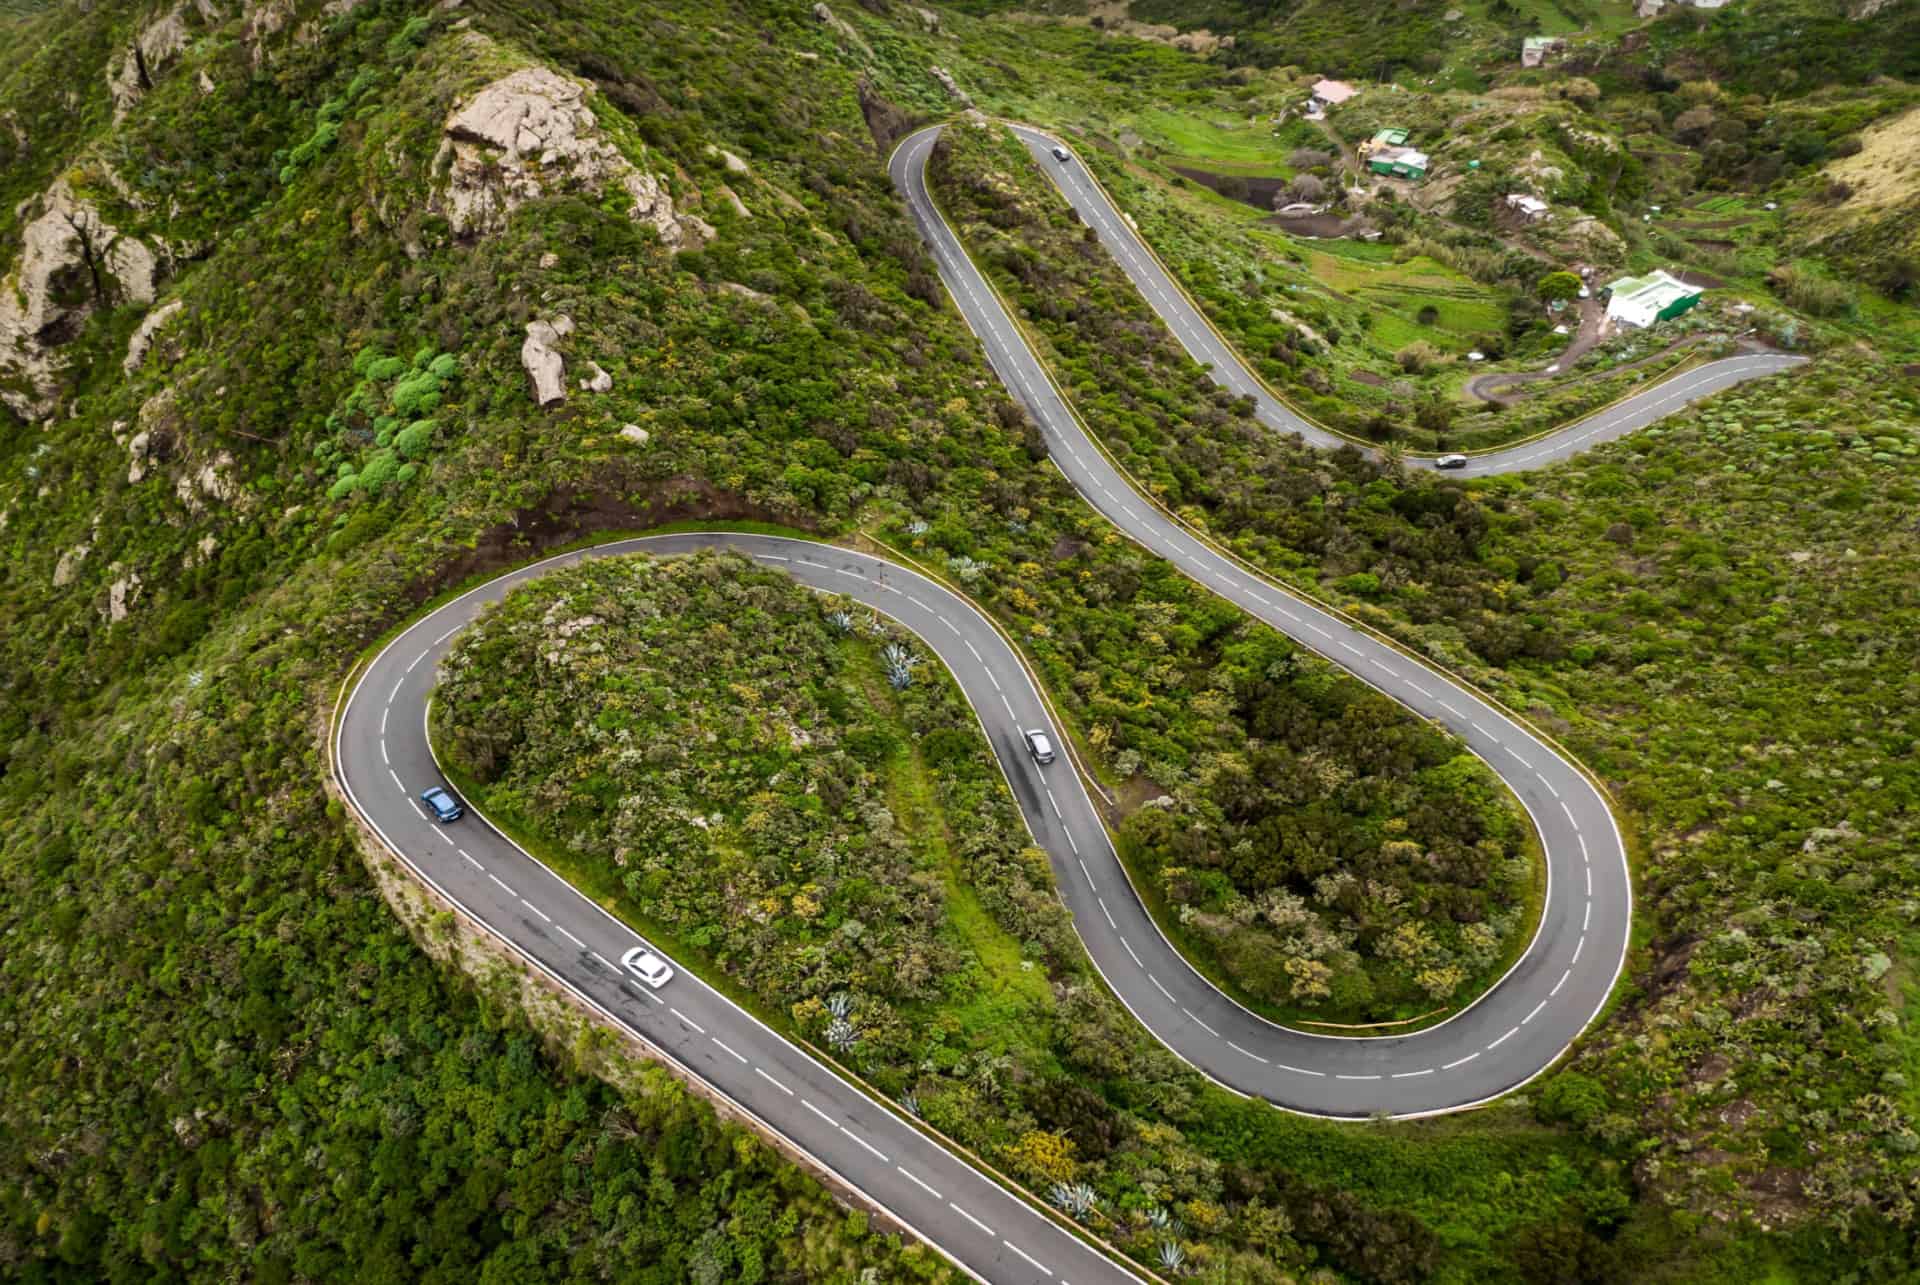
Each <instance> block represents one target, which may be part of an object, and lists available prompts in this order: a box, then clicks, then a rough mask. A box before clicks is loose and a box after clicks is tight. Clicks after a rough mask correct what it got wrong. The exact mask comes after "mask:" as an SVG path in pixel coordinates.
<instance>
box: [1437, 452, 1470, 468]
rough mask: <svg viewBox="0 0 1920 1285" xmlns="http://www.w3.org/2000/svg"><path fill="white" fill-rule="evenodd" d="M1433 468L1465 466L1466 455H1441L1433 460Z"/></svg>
mask: <svg viewBox="0 0 1920 1285" xmlns="http://www.w3.org/2000/svg"><path fill="white" fill-rule="evenodd" d="M1433 466H1434V467H1435V468H1465V467H1466V466H1467V457H1466V456H1464V455H1442V456H1441V457H1440V458H1439V459H1437V460H1435V461H1434V462H1433Z"/></svg>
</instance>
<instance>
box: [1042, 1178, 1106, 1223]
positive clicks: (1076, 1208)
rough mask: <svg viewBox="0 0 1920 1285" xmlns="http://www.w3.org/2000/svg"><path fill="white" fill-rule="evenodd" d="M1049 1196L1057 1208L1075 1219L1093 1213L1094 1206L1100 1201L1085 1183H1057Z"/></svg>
mask: <svg viewBox="0 0 1920 1285" xmlns="http://www.w3.org/2000/svg"><path fill="white" fill-rule="evenodd" d="M1047 1195H1048V1197H1049V1198H1050V1199H1051V1200H1052V1201H1053V1203H1054V1205H1055V1206H1056V1207H1058V1208H1060V1209H1064V1210H1065V1211H1066V1212H1067V1213H1069V1214H1071V1215H1073V1216H1074V1217H1075V1218H1085V1217H1086V1216H1087V1215H1088V1214H1089V1213H1091V1212H1093V1207H1094V1205H1095V1204H1096V1203H1097V1202H1098V1201H1099V1199H1100V1198H1099V1197H1098V1196H1096V1195H1095V1194H1094V1191H1093V1188H1092V1187H1089V1186H1088V1185H1087V1184H1086V1183H1084V1182H1056V1183H1054V1184H1053V1189H1052V1190H1051V1191H1049V1192H1048V1193H1047Z"/></svg>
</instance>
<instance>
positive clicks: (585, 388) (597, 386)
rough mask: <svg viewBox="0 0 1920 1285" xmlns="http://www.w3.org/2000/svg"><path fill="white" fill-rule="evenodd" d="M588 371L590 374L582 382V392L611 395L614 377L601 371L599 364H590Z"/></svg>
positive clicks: (591, 362) (595, 362)
mask: <svg viewBox="0 0 1920 1285" xmlns="http://www.w3.org/2000/svg"><path fill="white" fill-rule="evenodd" d="M587 370H588V372H589V373H588V375H587V377H586V378H585V379H583V380H581V381H580V389H581V391H582V392H588V393H610V392H612V391H613V376H612V375H609V374H608V373H607V372H606V371H604V370H602V369H600V363H599V362H597V361H590V362H588V363H587Z"/></svg>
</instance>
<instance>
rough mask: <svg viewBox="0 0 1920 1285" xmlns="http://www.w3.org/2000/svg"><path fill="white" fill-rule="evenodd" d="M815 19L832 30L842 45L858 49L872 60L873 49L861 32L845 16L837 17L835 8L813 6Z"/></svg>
mask: <svg viewBox="0 0 1920 1285" xmlns="http://www.w3.org/2000/svg"><path fill="white" fill-rule="evenodd" d="M813 20H814V21H815V22H817V23H819V24H820V25H821V26H823V27H825V28H826V29H827V30H828V31H831V32H832V33H833V36H834V39H836V40H838V41H839V42H840V43H841V44H842V45H844V46H846V47H847V48H850V49H858V50H859V51H860V52H861V53H863V54H865V55H866V56H867V58H868V60H869V61H871V60H872V58H873V50H872V48H871V47H869V46H868V44H867V42H866V41H864V40H862V39H860V33H859V32H857V31H855V30H854V29H853V28H852V27H851V26H850V25H848V23H847V20H846V19H845V18H840V17H836V16H835V14H834V12H833V10H831V9H829V8H827V6H826V5H825V4H816V5H814V6H813Z"/></svg>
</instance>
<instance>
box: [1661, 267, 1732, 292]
mask: <svg viewBox="0 0 1920 1285" xmlns="http://www.w3.org/2000/svg"><path fill="white" fill-rule="evenodd" d="M1674 275H1675V276H1677V277H1679V278H1680V279H1681V280H1682V281H1684V282H1686V283H1687V284H1688V285H1690V286H1699V287H1700V288H1701V289H1702V290H1725V289H1726V288H1727V283H1726V282H1724V281H1722V280H1721V279H1720V278H1719V277H1716V276H1714V275H1712V274H1711V273H1707V272H1693V271H1687V272H1676V273H1674Z"/></svg>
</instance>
